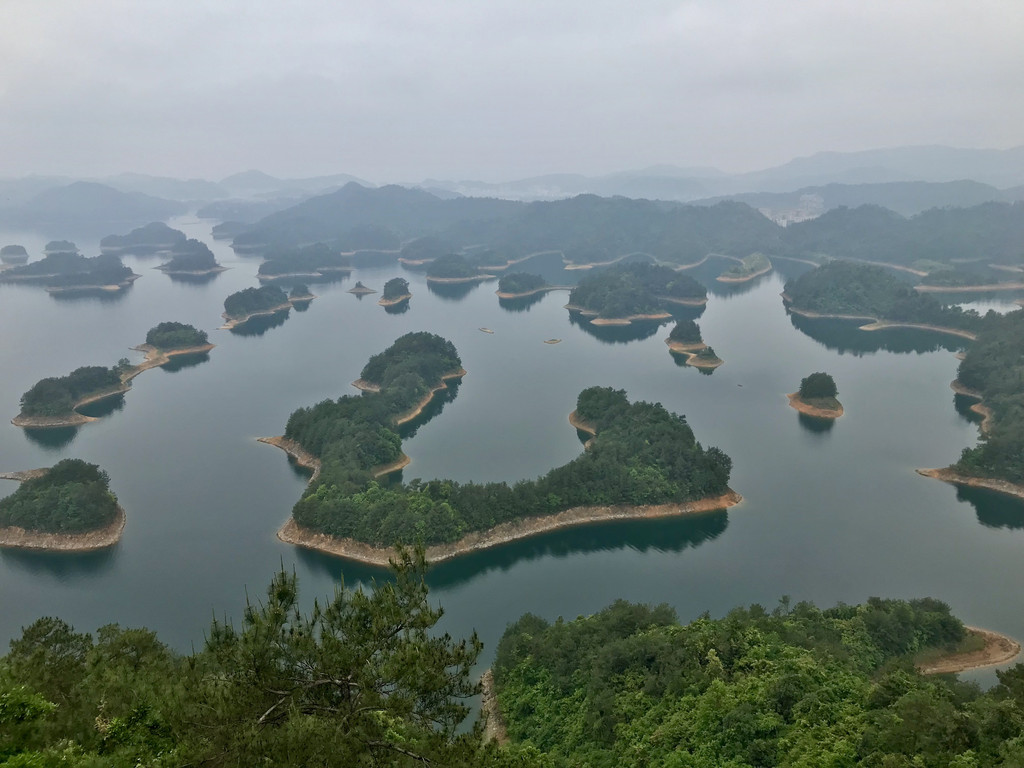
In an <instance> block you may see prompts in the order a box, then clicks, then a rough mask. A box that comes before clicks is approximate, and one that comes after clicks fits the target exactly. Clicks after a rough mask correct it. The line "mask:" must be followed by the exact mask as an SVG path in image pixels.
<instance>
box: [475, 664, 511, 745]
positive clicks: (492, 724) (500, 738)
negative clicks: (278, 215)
mask: <svg viewBox="0 0 1024 768" xmlns="http://www.w3.org/2000/svg"><path fill="white" fill-rule="evenodd" d="M480 714H481V715H483V718H484V743H485V744H486V743H487V742H488V741H496V742H498V743H499V744H507V743H508V728H507V727H506V725H505V717H504V716H503V715H502V714H501V704H500V703H499V701H498V692H497V691H496V690H495V688H494V673H493V672H492V671H491V670H490V669H488V670H486V671H485V672H484V673H483V675H482V676H481V677H480Z"/></svg>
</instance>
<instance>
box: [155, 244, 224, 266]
mask: <svg viewBox="0 0 1024 768" xmlns="http://www.w3.org/2000/svg"><path fill="white" fill-rule="evenodd" d="M219 268H220V264H219V263H218V262H217V259H216V257H215V256H214V255H213V251H211V250H210V249H209V247H208V246H207V245H206V243H203V242H200V241H199V240H194V239H192V238H189V239H188V240H183V241H182V242H180V243H177V244H176V245H175V246H174V248H173V250H172V251H171V260H170V261H168V262H167V263H165V264H161V265H160V269H162V270H164V271H165V272H210V271H212V270H215V269H219Z"/></svg>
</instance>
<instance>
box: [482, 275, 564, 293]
mask: <svg viewBox="0 0 1024 768" xmlns="http://www.w3.org/2000/svg"><path fill="white" fill-rule="evenodd" d="M557 288H558V286H555V285H551V284H550V283H549V282H548V281H547V280H545V279H544V278H543V277H541V276H540V275H532V274H529V273H528V272H509V273H508V274H506V275H502V276H501V278H500V279H499V280H498V290H497V294H498V298H499V299H524V298H526V297H527V296H535V295H536V294H538V293H543V292H544V291H553V290H555V289H557Z"/></svg>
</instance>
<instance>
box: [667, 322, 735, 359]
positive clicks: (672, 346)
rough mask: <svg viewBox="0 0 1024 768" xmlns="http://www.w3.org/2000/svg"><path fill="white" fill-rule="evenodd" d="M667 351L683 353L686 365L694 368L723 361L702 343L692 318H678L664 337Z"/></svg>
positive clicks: (676, 353) (698, 329)
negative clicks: (666, 336)
mask: <svg viewBox="0 0 1024 768" xmlns="http://www.w3.org/2000/svg"><path fill="white" fill-rule="evenodd" d="M665 343H666V344H668V349H669V352H671V353H672V354H673V355H685V356H686V360H685V361H684V362H685V363H686V365H692V366H693V367H695V368H707V369H713V368H717V367H718V366H720V365H722V364H723V363H725V361H724V360H722V359H721V358H720V357H719V356H718V355H717V354H715V350H714V349H712V348H711V347H709V346H708V345H707V344H705V343H704V339H703V338H701V334H700V328H699V327H698V326H697V323H695V322H694V321H693V320H680V321H679V322H677V323H676V324H675V327H674V328H673V329H672V331H671V332H670V333H669V335H668V338H667V339H665Z"/></svg>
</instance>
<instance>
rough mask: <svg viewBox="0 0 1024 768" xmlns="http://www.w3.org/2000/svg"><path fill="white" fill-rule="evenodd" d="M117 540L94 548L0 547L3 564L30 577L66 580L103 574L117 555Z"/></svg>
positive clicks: (118, 546) (112, 563) (0, 558)
mask: <svg viewBox="0 0 1024 768" xmlns="http://www.w3.org/2000/svg"><path fill="white" fill-rule="evenodd" d="M119 549H120V545H119V544H115V545H114V546H112V547H107V548H105V549H101V550H97V551H95V552H35V551H32V550H28V549H3V550H0V560H2V561H3V563H4V564H5V565H10V566H12V567H13V568H14V569H16V570H19V571H23V572H25V573H28V574H31V575H32V576H33V577H42V578H49V579H52V580H54V581H58V582H68V581H72V580H76V579H81V578H91V577H97V576H103V575H104V574H106V573H107V572H108V571H110V569H111V567H112V566H113V565H114V562H115V560H116V559H117V554H118V550H119Z"/></svg>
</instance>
